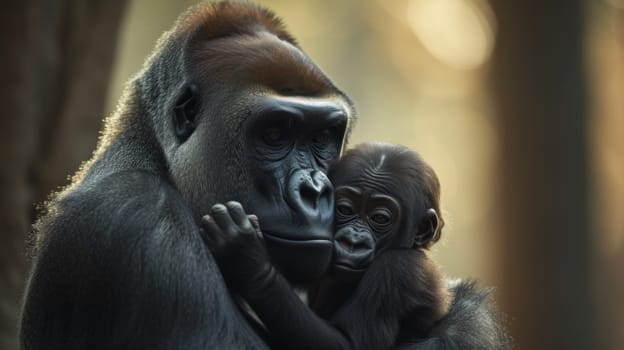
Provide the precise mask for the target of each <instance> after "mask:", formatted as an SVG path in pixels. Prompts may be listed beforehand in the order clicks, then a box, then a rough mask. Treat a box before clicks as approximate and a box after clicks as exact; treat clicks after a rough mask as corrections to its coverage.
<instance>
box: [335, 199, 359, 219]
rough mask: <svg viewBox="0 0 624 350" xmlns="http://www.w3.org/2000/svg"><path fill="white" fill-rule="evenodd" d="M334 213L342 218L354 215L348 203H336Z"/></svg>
mask: <svg viewBox="0 0 624 350" xmlns="http://www.w3.org/2000/svg"><path fill="white" fill-rule="evenodd" d="M336 211H337V212H338V213H339V214H341V215H344V216H352V215H354V214H355V211H354V210H353V208H352V207H351V205H349V203H344V202H343V203H337V204H336Z"/></svg>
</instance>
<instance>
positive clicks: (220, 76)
mask: <svg viewBox="0 0 624 350" xmlns="http://www.w3.org/2000/svg"><path fill="white" fill-rule="evenodd" d="M241 40H242V39H238V40H234V39H232V41H233V43H235V44H236V45H234V46H228V45H227V40H226V41H225V43H223V42H221V43H220V44H219V45H221V46H224V47H221V46H219V45H217V46H216V47H210V48H208V49H206V51H205V52H203V54H204V55H205V58H206V60H205V62H204V64H203V66H201V67H202V69H201V70H199V71H198V72H197V75H196V76H197V77H198V78H199V79H200V81H199V82H198V83H196V84H192V85H189V86H190V87H188V88H186V92H183V93H181V94H180V98H179V99H178V101H177V102H176V107H174V108H173V114H174V118H173V127H172V130H173V131H174V133H175V134H176V135H177V136H176V137H177V139H178V140H179V142H178V145H176V146H175V147H173V148H174V150H173V152H171V153H172V156H170V171H171V173H172V177H173V180H174V182H176V185H177V186H178V188H179V189H180V191H181V192H182V194H183V196H184V197H185V198H186V199H187V200H188V201H189V202H190V206H191V207H192V209H193V211H194V214H195V216H196V217H197V218H199V217H201V216H202V215H205V214H206V213H208V209H209V208H210V207H211V206H212V205H213V204H215V203H218V202H225V201H229V200H236V201H239V202H241V203H242V204H243V206H244V207H245V210H246V211H247V213H249V214H256V215H257V216H258V217H259V219H260V226H261V229H262V232H263V234H264V238H265V242H266V245H267V248H268V249H269V252H270V254H271V256H272V257H273V259H274V261H275V262H276V264H277V265H278V266H279V267H280V268H281V270H282V272H283V273H284V274H285V275H286V277H287V278H288V279H289V280H290V281H291V282H293V283H305V282H308V281H312V280H314V279H317V278H319V277H320V276H321V275H322V274H323V273H324V272H325V270H326V269H327V268H328V266H329V264H330V261H331V257H332V236H333V219H334V215H333V208H334V194H333V187H332V185H331V183H330V182H329V180H328V178H327V176H326V173H327V170H328V166H329V163H330V162H332V161H333V160H335V159H336V158H337V157H338V156H339V155H340V152H341V149H342V147H343V142H344V138H345V134H346V133H347V129H348V125H349V120H350V118H352V115H353V112H352V110H351V108H350V104H349V101H348V100H346V97H344V95H342V94H341V93H340V92H339V91H338V90H337V89H336V88H335V87H334V86H333V85H331V83H330V82H329V80H328V79H327V78H326V77H325V76H323V75H322V73H321V72H320V71H319V70H318V68H317V67H316V66H314V65H313V63H311V62H310V61H309V59H308V58H307V57H305V56H304V55H303V54H302V53H301V52H300V51H299V50H298V49H297V48H295V47H294V46H292V45H290V44H288V43H284V42H283V41H281V40H279V39H277V38H274V37H273V38H268V39H267V38H264V37H260V38H257V40H260V43H261V44H262V45H259V46H258V42H254V41H253V40H252V39H250V38H247V39H246V40H250V41H249V42H248V43H247V44H249V46H250V47H246V46H245V45H243V44H244V43H245V41H244V40H242V41H241ZM263 40H264V41H263ZM254 46H258V47H254ZM265 46H268V47H265ZM246 48H247V49H251V48H253V50H252V51H250V52H247V51H246V50H245V49H246ZM226 49H227V50H226ZM269 49H270V50H269ZM237 50H238V51H241V52H240V53H239V54H238V55H236V54H233V53H232V52H233V51H234V52H236V51H237ZM263 50H264V54H263V55H261V56H258V55H259V54H258V52H259V51H263ZM219 55H222V56H227V58H225V57H221V58H219V59H217V57H218V56H219ZM245 55H252V56H254V55H255V56H254V57H256V60H251V59H250V58H249V57H246V56H245ZM236 60H238V61H239V62H238V64H234V63H233V62H232V61H236ZM263 60H265V61H266V60H268V61H266V62H265V61H263ZM241 61H243V62H241ZM245 64H247V66H245ZM208 68H211V69H208ZM200 77H204V78H200ZM215 86H216V87H215Z"/></svg>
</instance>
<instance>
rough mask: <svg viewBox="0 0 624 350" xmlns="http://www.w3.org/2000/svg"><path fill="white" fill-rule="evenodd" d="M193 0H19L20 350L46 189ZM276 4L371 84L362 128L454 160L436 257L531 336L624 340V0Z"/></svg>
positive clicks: (11, 114)
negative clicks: (32, 238)
mask: <svg viewBox="0 0 624 350" xmlns="http://www.w3.org/2000/svg"><path fill="white" fill-rule="evenodd" d="M194 3H195V1H186V0H183V1H181V0H179V1H173V0H133V1H123V0H116V1H104V0H95V1H88V2H87V1H77V0H76V1H71V0H62V1H57V2H54V3H50V2H48V1H43V0H40V1H37V0H32V1H6V2H4V3H3V4H2V5H0V28H1V29H2V30H1V32H0V43H1V44H2V46H3V47H4V48H5V49H4V50H3V52H2V53H1V56H0V58H1V59H2V61H0V76H1V77H2V78H3V80H4V81H5V84H4V85H3V86H2V87H1V88H0V102H2V106H4V113H3V116H2V119H1V120H0V146H1V147H0V164H2V171H1V172H0V188H1V192H0V193H1V194H2V198H0V230H1V231H0V349H1V350H4V349H7V350H8V349H16V345H15V344H16V343H15V333H16V326H15V324H16V321H15V320H16V313H17V309H18V300H19V296H20V295H21V293H22V290H21V289H22V286H23V283H24V278H25V277H24V273H25V271H26V270H27V259H25V254H24V247H25V245H24V237H25V236H26V233H27V231H28V230H29V224H30V223H31V222H32V220H33V219H34V213H35V210H34V208H35V207H34V205H35V203H41V202H42V201H43V200H44V199H45V196H46V195H47V194H48V193H49V192H50V191H52V190H54V189H56V188H58V187H59V186H64V185H66V184H67V183H68V182H67V178H68V176H70V175H71V174H72V173H73V172H74V171H75V170H76V169H77V168H78V166H79V165H80V163H81V161H83V160H86V159H87V158H88V157H89V156H90V154H91V152H92V151H93V149H94V146H95V142H96V141H97V135H98V130H99V129H100V127H101V120H102V118H103V117H104V116H106V115H108V114H109V113H110V112H111V111H112V110H113V109H114V108H115V104H116V101H117V100H118V98H119V96H120V94H121V91H122V88H123V84H124V82H125V81H127V80H128V78H129V77H131V76H132V75H133V74H135V73H136V72H137V71H138V70H139V69H140V67H141V64H142V62H143V60H144V59H145V57H146V56H147V55H148V54H149V53H150V51H151V49H152V48H153V46H154V43H155V41H156V39H157V38H158V37H159V36H160V34H162V32H163V31H165V30H166V29H168V28H169V27H170V26H171V24H172V22H173V21H174V20H175V18H176V17H177V16H178V14H179V13H180V12H182V11H183V10H184V9H185V8H186V7H188V6H190V5H192V4H194ZM258 3H260V4H263V5H266V6H267V7H270V8H272V9H273V10H274V11H275V12H276V13H277V14H278V15H280V16H281V17H282V18H283V19H284V22H285V23H286V25H287V27H288V28H289V30H290V31H291V32H292V33H293V34H294V35H295V37H297V39H298V40H299V43H300V44H301V46H302V47H303V49H304V50H305V51H306V52H307V53H308V54H309V55H310V56H311V57H312V59H313V60H314V61H315V62H316V63H317V64H318V65H319V66H320V67H321V68H322V69H324V70H325V72H326V73H327V74H328V75H329V76H330V77H331V78H332V79H333V80H334V81H335V82H336V84H337V85H338V86H339V87H341V88H342V89H343V90H344V91H346V92H347V93H348V94H349V95H350V96H351V97H352V98H353V100H354V102H355V104H356V107H357V109H358V112H359V115H360V121H359V124H358V125H357V127H356V129H355V131H354V133H353V137H352V139H351V144H356V143H359V142H364V141H371V140H378V141H387V142H393V143H402V144H404V145H406V146H409V147H410V148H412V149H414V150H416V151H417V152H419V153H421V154H422V155H423V157H424V158H425V159H426V160H428V161H429V163H430V164H431V165H432V166H433V167H434V168H435V169H436V171H437V173H438V175H439V177H440V181H441V183H442V206H443V209H444V215H445V221H446V222H447V223H448V224H447V226H445V230H444V232H443V240H442V243H440V244H438V245H437V247H435V248H434V251H433V256H434V258H435V259H436V260H437V261H439V262H440V263H441V265H442V268H443V271H444V272H445V273H446V274H447V275H449V276H451V277H474V278H476V279H478V280H479V281H480V282H481V283H482V284H483V285H488V286H493V287H495V289H494V296H495V298H496V300H497V303H498V306H499V307H500V309H501V310H502V311H503V312H504V313H505V315H506V323H507V325H508V328H509V330H510V333H511V334H512V336H513V337H514V339H515V343H516V346H517V348H519V349H589V348H594V349H614V350H615V349H621V348H622V347H623V346H624V333H623V332H622V330H623V329H624V298H622V296H624V98H623V95H622V94H623V92H624V23H623V22H622V20H623V19H624V1H623V0H594V1H585V2H583V1H580V0H553V1H526V0H492V1H489V2H488V1H485V0H395V1H386V0H340V1H336V0H331V1H330V0H314V1H312V0H310V1H286V0H281V1H280V0H273V1H271V0H265V1H258ZM68 254H71V252H68Z"/></svg>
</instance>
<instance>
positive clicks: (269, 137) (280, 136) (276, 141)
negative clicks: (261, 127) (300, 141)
mask: <svg viewBox="0 0 624 350" xmlns="http://www.w3.org/2000/svg"><path fill="white" fill-rule="evenodd" d="M284 138H285V134H284V131H283V130H281V129H279V128H268V129H266V130H265V131H264V136H263V139H264V142H266V144H268V145H270V146H280V145H281V143H282V142H283V141H284Z"/></svg>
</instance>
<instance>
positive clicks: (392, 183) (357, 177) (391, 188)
mask: <svg viewBox="0 0 624 350" xmlns="http://www.w3.org/2000/svg"><path fill="white" fill-rule="evenodd" d="M396 182H397V180H396V179H395V176H394V175H393V174H392V173H390V172H387V171H383V170H380V169H377V168H374V167H364V168H361V169H358V171H350V172H348V173H346V174H343V176H339V177H337V178H336V180H335V183H334V185H335V186H337V187H338V186H344V185H348V186H349V187H353V188H355V189H357V190H358V191H359V192H362V193H370V194H372V193H376V194H384V195H388V196H393V197H396V196H397V195H398V194H399V191H400V188H397V186H396Z"/></svg>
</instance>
